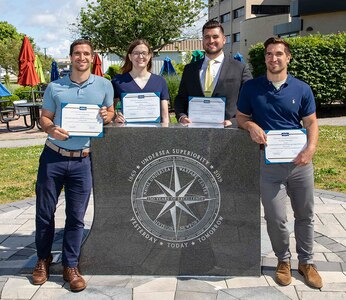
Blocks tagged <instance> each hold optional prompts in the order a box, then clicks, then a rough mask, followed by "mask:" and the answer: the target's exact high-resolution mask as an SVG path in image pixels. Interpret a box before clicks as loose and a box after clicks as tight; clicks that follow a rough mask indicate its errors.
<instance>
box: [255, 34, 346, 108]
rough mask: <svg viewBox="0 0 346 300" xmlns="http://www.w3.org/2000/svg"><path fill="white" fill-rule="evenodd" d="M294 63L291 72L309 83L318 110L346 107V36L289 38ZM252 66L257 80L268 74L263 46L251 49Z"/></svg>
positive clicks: (319, 35)
mask: <svg viewBox="0 0 346 300" xmlns="http://www.w3.org/2000/svg"><path fill="white" fill-rule="evenodd" d="M287 42H288V43H289V44H290V47H291V52H292V59H291V62H290V64H289V66H288V71H289V72H290V73H291V74H292V75H293V76H295V77H297V78H299V79H301V80H303V81H305V82H307V83H308V84H309V85H310V86H311V89H312V91H313V93H314V96H315V99H316V104H317V106H318V107H319V106H321V105H324V104H331V103H333V102H335V101H341V102H343V103H345V104H346V55H345V52H346V33H339V34H328V35H322V34H317V35H310V36H306V37H292V38H288V39H287ZM249 57H250V59H249V63H250V64H251V67H252V74H253V76H254V77H258V76H260V75H264V74H265V72H266V67H265V62H264V47H263V44H257V45H254V46H253V47H251V49H250V51H249Z"/></svg>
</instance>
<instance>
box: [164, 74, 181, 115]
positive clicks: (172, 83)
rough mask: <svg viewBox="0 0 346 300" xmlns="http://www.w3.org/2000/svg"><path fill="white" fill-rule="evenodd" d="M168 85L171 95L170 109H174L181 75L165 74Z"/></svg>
mask: <svg viewBox="0 0 346 300" xmlns="http://www.w3.org/2000/svg"><path fill="white" fill-rule="evenodd" d="M164 78H165V79H166V82H167V86H168V92H169V97H170V111H172V110H174V100H175V97H176V96H177V95H178V90H179V85H180V76H176V75H173V76H172V75H171V76H168V75H166V76H164Z"/></svg>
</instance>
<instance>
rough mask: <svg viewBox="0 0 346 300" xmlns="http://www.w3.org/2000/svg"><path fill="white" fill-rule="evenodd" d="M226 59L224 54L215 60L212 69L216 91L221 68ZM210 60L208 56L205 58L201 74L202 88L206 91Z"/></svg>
mask: <svg viewBox="0 0 346 300" xmlns="http://www.w3.org/2000/svg"><path fill="white" fill-rule="evenodd" d="M224 58H225V54H224V53H223V52H222V53H221V54H220V55H219V56H218V57H216V58H215V59H214V61H215V62H214V63H213V64H212V65H211V67H210V68H211V74H212V76H213V90H214V89H215V86H216V83H217V81H218V79H219V76H220V70H221V66H222V63H223V60H224ZM209 60H210V58H208V57H207V56H205V57H204V61H203V64H202V68H201V70H200V72H199V78H200V81H201V86H202V89H203V90H204V81H205V73H206V72H207V68H208V61H209Z"/></svg>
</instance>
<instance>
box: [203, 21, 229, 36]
mask: <svg viewBox="0 0 346 300" xmlns="http://www.w3.org/2000/svg"><path fill="white" fill-rule="evenodd" d="M212 28H220V30H221V32H222V34H224V30H223V27H222V25H221V23H220V22H219V21H216V20H209V21H208V22H207V23H205V24H204V25H203V28H202V34H204V30H205V29H212Z"/></svg>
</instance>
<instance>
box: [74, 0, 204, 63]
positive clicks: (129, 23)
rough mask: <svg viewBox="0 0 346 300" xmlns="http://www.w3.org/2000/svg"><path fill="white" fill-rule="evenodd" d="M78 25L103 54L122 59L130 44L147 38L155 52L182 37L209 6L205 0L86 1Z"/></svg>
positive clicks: (79, 29) (83, 34)
mask: <svg viewBox="0 0 346 300" xmlns="http://www.w3.org/2000/svg"><path fill="white" fill-rule="evenodd" d="M86 1H87V2H88V5H87V7H86V8H82V9H81V12H80V15H79V17H78V22H77V25H76V26H77V30H78V32H79V34H80V36H82V37H84V38H89V39H90V40H91V41H92V42H93V44H94V46H95V48H96V49H98V50H100V51H101V52H111V53H115V54H117V55H118V56H120V57H123V56H124V55H125V53H126V50H127V48H128V45H129V44H130V43H131V41H133V40H135V39H138V38H144V39H146V40H147V41H148V42H149V44H150V45H151V46H152V48H153V50H160V49H161V48H163V46H164V45H166V44H169V43H171V42H173V41H174V40H177V39H178V38H180V37H181V35H182V31H183V30H184V29H186V28H188V27H190V26H191V25H192V24H193V23H194V22H195V21H196V19H197V18H198V16H199V15H200V13H201V11H202V10H203V8H204V7H205V6H206V4H205V3H204V2H205V1H203V0H136V1H135V0H96V2H95V1H94V0H86Z"/></svg>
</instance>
